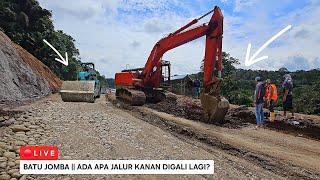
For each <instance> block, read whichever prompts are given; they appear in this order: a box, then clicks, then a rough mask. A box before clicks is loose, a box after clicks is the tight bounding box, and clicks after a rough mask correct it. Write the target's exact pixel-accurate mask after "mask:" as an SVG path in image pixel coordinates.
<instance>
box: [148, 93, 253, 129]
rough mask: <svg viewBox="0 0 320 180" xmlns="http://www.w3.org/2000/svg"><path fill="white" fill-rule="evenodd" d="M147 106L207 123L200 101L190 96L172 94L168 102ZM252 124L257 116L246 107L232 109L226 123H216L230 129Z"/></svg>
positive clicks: (167, 99)
mask: <svg viewBox="0 0 320 180" xmlns="http://www.w3.org/2000/svg"><path fill="white" fill-rule="evenodd" d="M146 106H147V107H149V108H152V109H155V110H157V111H161V112H165V113H168V114H173V115H175V116H178V117H183V118H186V119H191V120H197V121H201V122H206V119H205V118H204V116H203V109H202V107H201V102H200V100H199V99H194V98H191V97H188V96H181V95H173V94H170V96H169V97H167V98H166V100H164V101H162V102H159V103H157V104H147V105H146ZM250 123H255V116H254V113H253V112H252V111H250V110H249V109H248V108H247V107H245V106H240V107H232V108H231V109H230V110H229V111H228V113H227V115H226V117H225V120H224V122H214V124H215V125H218V126H222V127H228V128H239V127H244V126H247V125H248V124H250Z"/></svg>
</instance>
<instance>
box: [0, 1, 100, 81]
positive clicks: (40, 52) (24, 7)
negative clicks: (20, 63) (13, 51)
mask: <svg viewBox="0 0 320 180" xmlns="http://www.w3.org/2000/svg"><path fill="white" fill-rule="evenodd" d="M51 17H52V13H51V12H50V11H49V10H46V9H43V8H42V7H40V5H39V2H38V1H36V0H1V1H0V29H1V30H2V31H4V33H5V34H7V35H8V36H9V37H10V39H11V40H12V41H13V42H15V43H17V44H19V45H20V46H22V47H23V48H24V49H26V50H27V51H28V52H30V53H31V54H33V55H34V56H35V57H37V58H38V59H39V60H40V61H42V62H43V63H44V64H45V65H47V66H48V67H49V68H50V69H51V70H52V71H53V72H54V73H55V74H56V75H57V76H58V77H59V78H61V79H62V80H76V79H77V72H78V71H79V70H82V67H81V65H80V64H81V60H80V57H79V55H80V53H79V50H78V49H77V48H76V46H75V39H73V38H72V37H71V36H70V35H68V34H66V33H64V32H63V31H62V30H55V29H54V25H53V21H52V19H51ZM43 39H46V40H47V41H48V42H50V44H52V45H53V46H54V47H55V48H56V49H58V50H59V51H60V52H63V54H64V52H68V57H69V65H68V66H64V65H62V64H61V63H59V62H57V61H54V59H55V58H56V57H57V55H56V54H55V52H54V51H53V50H52V49H50V47H49V46H47V45H46V44H45V43H44V42H43ZM97 73H98V72H97ZM98 74H99V73H98ZM99 79H100V80H102V82H101V83H102V84H106V80H105V77H104V76H100V74H99Z"/></svg>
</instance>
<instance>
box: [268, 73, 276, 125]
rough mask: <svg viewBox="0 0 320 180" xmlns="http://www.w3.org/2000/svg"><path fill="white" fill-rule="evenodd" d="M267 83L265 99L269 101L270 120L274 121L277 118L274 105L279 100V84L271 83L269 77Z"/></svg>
mask: <svg viewBox="0 0 320 180" xmlns="http://www.w3.org/2000/svg"><path fill="white" fill-rule="evenodd" d="M265 84H266V95H265V100H266V103H267V107H268V109H269V111H270V115H269V121H271V122H273V121H274V120H275V118H276V116H275V113H274V105H275V104H276V102H277V100H278V92H277V86H276V85H275V84H271V80H270V79H267V80H266V83H265Z"/></svg>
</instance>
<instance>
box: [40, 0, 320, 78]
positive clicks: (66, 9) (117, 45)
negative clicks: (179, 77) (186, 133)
mask: <svg viewBox="0 0 320 180" xmlns="http://www.w3.org/2000/svg"><path fill="white" fill-rule="evenodd" d="M39 1H40V5H41V6H42V7H44V8H46V9H48V10H51V11H52V13H53V20H54V25H55V28H56V29H59V30H60V29H61V30H63V31H64V32H66V33H67V34H70V35H71V36H73V37H74V38H75V39H76V46H77V48H79V50H80V56H81V58H82V61H84V62H86V61H92V62H94V63H95V64H96V67H97V69H98V70H99V71H100V72H101V73H102V74H104V75H106V77H114V74H115V73H116V72H118V71H121V70H122V69H125V68H126V67H129V68H135V67H143V66H144V64H145V62H146V60H147V58H148V56H149V53H150V51H151V49H152V47H153V45H154V44H155V43H156V42H157V41H158V40H159V39H160V38H162V37H164V36H165V35H167V34H169V33H170V32H172V31H174V30H176V29H178V28H179V27H181V26H183V25H185V24H186V23H188V22H189V21H190V20H192V19H194V18H197V17H199V16H201V15H202V14H204V13H206V12H207V11H209V10H211V9H212V8H213V7H214V6H215V5H217V6H220V8H221V9H222V11H223V13H224V39H223V51H226V52H228V53H230V54H231V55H232V56H234V57H236V58H238V59H239V60H240V62H241V65H239V66H238V67H240V68H245V67H244V58H245V53H246V49H247V46H248V43H252V48H253V49H252V50H251V52H253V53H254V52H255V51H256V50H257V49H258V48H259V47H260V46H262V44H263V43H265V42H266V41H267V40H268V39H269V38H271V37H272V36H273V35H274V34H276V33H277V32H279V31H280V30H281V29H283V28H284V27H286V26H287V25H289V24H291V25H292V29H291V30H289V31H288V32H286V33H285V34H283V35H282V36H281V37H280V38H279V39H277V40H276V41H275V42H274V43H272V44H271V45H270V46H269V47H268V48H266V49H265V50H264V51H262V53H261V54H260V55H259V56H258V57H260V56H263V55H268V56H269V59H267V60H263V61H262V62H259V63H256V64H255V65H253V66H250V67H249V68H251V69H266V70H275V69H279V68H280V67H287V68H288V69H289V70H298V69H304V70H308V69H314V68H320V55H319V54H320V53H319V51H320V46H319V44H320V22H319V17H320V0H68V1H67V2H66V1H62V0H39ZM206 20H208V19H204V21H203V22H205V21H206ZM62 53H63V52H62ZM203 56H204V38H200V39H198V40H196V41H193V42H190V43H188V44H185V45H183V46H180V47H179V48H176V49H174V50H171V51H169V52H168V53H166V54H165V55H164V57H163V59H165V60H170V61H171V63H172V69H173V74H187V73H195V72H198V71H199V69H200V68H199V67H200V65H201V59H203ZM246 68H247V67H246Z"/></svg>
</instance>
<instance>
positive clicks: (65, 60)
mask: <svg viewBox="0 0 320 180" xmlns="http://www.w3.org/2000/svg"><path fill="white" fill-rule="evenodd" d="M43 42H45V43H46V44H47V45H48V46H49V47H51V49H53V50H54V52H56V53H57V54H58V56H59V57H60V58H61V59H58V58H55V60H56V61H58V62H61V63H62V64H64V65H65V66H68V53H67V52H66V59H64V58H63V57H62V56H61V54H60V53H59V52H58V51H57V50H56V48H54V47H53V46H52V45H51V44H50V43H49V42H48V41H47V40H45V39H44V40H43Z"/></svg>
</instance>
